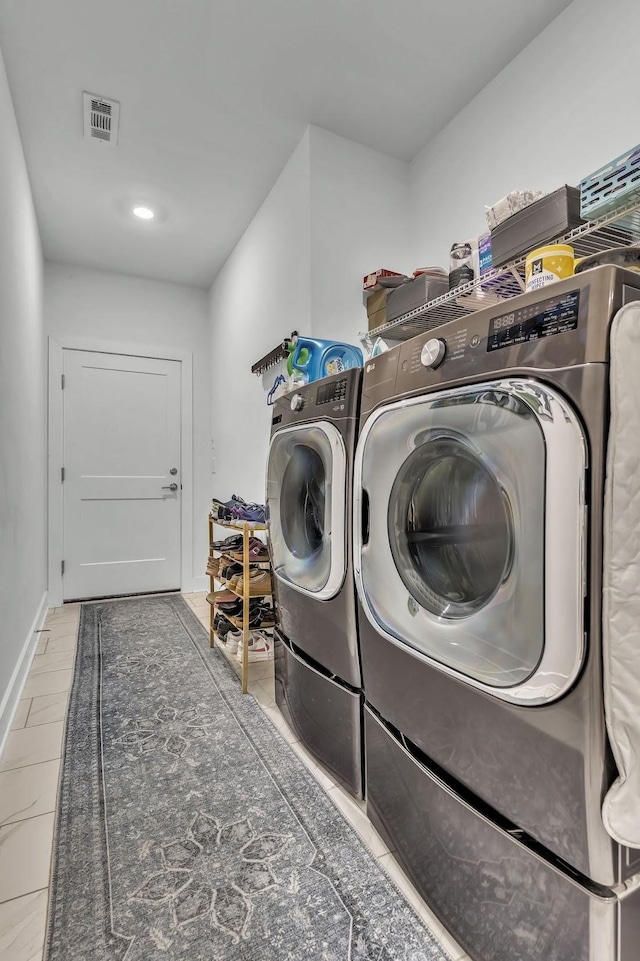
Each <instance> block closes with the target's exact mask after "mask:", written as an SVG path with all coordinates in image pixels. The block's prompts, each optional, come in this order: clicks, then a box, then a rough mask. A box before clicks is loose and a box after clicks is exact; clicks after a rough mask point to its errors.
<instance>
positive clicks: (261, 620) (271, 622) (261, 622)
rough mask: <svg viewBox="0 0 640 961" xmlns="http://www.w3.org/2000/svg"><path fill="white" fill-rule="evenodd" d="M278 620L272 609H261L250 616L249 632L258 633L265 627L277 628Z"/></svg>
mask: <svg viewBox="0 0 640 961" xmlns="http://www.w3.org/2000/svg"><path fill="white" fill-rule="evenodd" d="M275 624H276V620H275V617H274V616H273V611H272V610H271V608H267V607H261V608H259V609H258V610H257V611H255V612H253V613H252V614H251V615H250V616H249V630H251V631H257V630H260V629H261V628H265V627H275Z"/></svg>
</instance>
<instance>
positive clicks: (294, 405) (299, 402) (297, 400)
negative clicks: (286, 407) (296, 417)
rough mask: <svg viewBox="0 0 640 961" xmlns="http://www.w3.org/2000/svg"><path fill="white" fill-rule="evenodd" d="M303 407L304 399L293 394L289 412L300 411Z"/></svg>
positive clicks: (299, 395)
mask: <svg viewBox="0 0 640 961" xmlns="http://www.w3.org/2000/svg"><path fill="white" fill-rule="evenodd" d="M303 407H304V397H303V396H302V394H294V395H293V397H292V398H291V410H302V408H303Z"/></svg>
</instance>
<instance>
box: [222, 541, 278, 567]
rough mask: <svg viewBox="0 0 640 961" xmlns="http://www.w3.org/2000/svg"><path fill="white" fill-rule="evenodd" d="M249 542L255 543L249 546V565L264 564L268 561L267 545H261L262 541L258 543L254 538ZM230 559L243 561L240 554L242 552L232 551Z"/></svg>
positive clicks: (242, 556)
mask: <svg viewBox="0 0 640 961" xmlns="http://www.w3.org/2000/svg"><path fill="white" fill-rule="evenodd" d="M251 540H252V541H256V543H255V544H250V545H249V563H250V564H266V563H267V561H268V560H269V551H268V549H267V545H266V544H263V543H262V541H258V540H257V538H254V537H252V538H251ZM231 557H233V558H234V560H238V561H242V560H244V554H243V553H242V550H237V551H233V553H232V554H231Z"/></svg>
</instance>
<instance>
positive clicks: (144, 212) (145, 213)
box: [133, 207, 155, 220]
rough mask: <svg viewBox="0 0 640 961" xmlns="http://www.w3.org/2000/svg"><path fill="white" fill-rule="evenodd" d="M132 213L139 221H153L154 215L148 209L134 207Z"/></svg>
mask: <svg viewBox="0 0 640 961" xmlns="http://www.w3.org/2000/svg"><path fill="white" fill-rule="evenodd" d="M133 213H134V215H135V216H136V217H139V218H140V220H153V218H154V217H155V214H154V212H153V210H151V208H150V207H134V208H133Z"/></svg>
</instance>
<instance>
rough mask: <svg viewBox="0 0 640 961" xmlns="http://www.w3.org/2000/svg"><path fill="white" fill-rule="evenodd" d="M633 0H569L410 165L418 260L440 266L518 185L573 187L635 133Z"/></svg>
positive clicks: (638, 24)
mask: <svg viewBox="0 0 640 961" xmlns="http://www.w3.org/2000/svg"><path fill="white" fill-rule="evenodd" d="M639 30H640V5H639V4H638V3H637V0H609V2H608V3H607V4H603V3H602V2H601V0H574V2H573V3H572V4H571V6H569V7H567V9H566V10H565V11H564V12H563V13H562V14H560V16H559V17H558V18H557V19H556V20H554V21H553V23H552V24H550V26H549V27H547V29H546V30H544V31H543V33H541V34H540V35H539V36H538V37H537V38H536V39H535V40H534V41H533V42H532V43H531V44H530V45H529V46H528V47H527V48H526V49H525V50H524V51H523V52H522V53H521V54H519V56H518V57H516V58H515V60H513V61H512V62H511V63H510V64H509V65H508V66H507V67H506V68H505V69H504V70H503V71H502V72H501V73H500V74H499V75H498V76H497V77H496V78H495V80H493V81H492V82H491V83H490V84H489V85H488V86H487V87H485V88H484V89H483V90H482V91H481V92H480V93H479V94H478V96H477V97H476V98H475V99H474V100H473V101H472V102H471V103H470V104H469V105H468V106H467V107H465V108H464V110H462V111H461V112H460V113H459V114H458V115H457V117H455V119H454V120H453V121H452V122H451V123H450V124H449V125H448V126H447V127H445V128H444V130H443V131H442V132H441V133H440V134H439V135H438V136H437V137H435V138H434V139H433V140H432V141H431V142H430V143H429V144H428V145H427V146H426V147H425V148H424V150H422V151H421V153H420V154H418V156H417V157H416V158H415V159H414V161H413V163H412V165H411V166H412V171H411V175H412V228H413V229H412V236H413V251H414V257H415V259H416V260H421V261H424V262H425V263H436V264H441V265H443V266H447V263H448V252H449V248H450V246H451V244H452V243H453V242H454V241H460V240H465V239H467V238H469V237H474V236H477V235H478V234H480V233H482V232H483V231H484V230H486V220H485V216H484V206H485V204H486V205H491V204H492V203H494V202H495V201H496V200H499V199H500V198H501V197H503V196H504V195H505V194H507V193H509V191H511V190H513V189H515V188H521V187H532V188H541V189H545V190H552V189H554V188H555V187H558V186H561V185H562V184H564V183H569V184H572V185H574V186H577V185H578V183H579V182H580V180H581V179H582V177H584V176H586V175H587V174H589V173H591V172H593V171H594V170H596V169H597V168H598V167H600V166H601V165H602V164H604V163H606V162H607V161H609V160H612V159H613V158H614V157H616V156H618V155H619V154H621V153H623V152H624V151H625V150H627V149H628V148H629V147H633V146H635V145H636V144H637V143H638V141H639V140H640V133H639V131H638V124H637V122H636V118H637V116H638V103H637V100H638V87H639V84H640V59H639V58H638V57H637V55H636V53H635V50H636V47H637V36H638V31H639Z"/></svg>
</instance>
